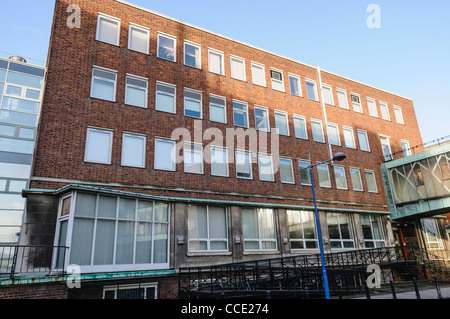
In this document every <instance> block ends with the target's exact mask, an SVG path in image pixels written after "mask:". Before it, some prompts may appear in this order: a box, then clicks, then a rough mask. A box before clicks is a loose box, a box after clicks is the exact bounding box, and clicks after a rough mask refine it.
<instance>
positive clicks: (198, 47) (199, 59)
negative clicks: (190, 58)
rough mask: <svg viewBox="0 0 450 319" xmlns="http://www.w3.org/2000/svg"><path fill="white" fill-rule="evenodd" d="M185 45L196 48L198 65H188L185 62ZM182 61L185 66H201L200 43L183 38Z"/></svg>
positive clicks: (197, 67)
mask: <svg viewBox="0 0 450 319" xmlns="http://www.w3.org/2000/svg"><path fill="white" fill-rule="evenodd" d="M186 45H189V46H191V47H195V48H197V49H198V52H199V55H198V66H193V65H189V64H186ZM183 63H184V65H186V66H189V67H191V68H196V69H201V68H202V47H201V45H200V44H198V43H195V42H192V41H188V40H184V43H183Z"/></svg>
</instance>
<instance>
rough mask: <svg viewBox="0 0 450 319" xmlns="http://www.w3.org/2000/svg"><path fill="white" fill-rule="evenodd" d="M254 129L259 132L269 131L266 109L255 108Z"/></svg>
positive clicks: (267, 110)
mask: <svg viewBox="0 0 450 319" xmlns="http://www.w3.org/2000/svg"><path fill="white" fill-rule="evenodd" d="M255 127H256V129H257V130H259V131H266V132H269V131H270V126H269V109H268V108H265V107H257V106H255Z"/></svg>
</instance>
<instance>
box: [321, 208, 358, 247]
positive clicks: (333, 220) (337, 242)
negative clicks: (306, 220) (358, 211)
mask: <svg viewBox="0 0 450 319" xmlns="http://www.w3.org/2000/svg"><path fill="white" fill-rule="evenodd" d="M327 224H328V234H329V236H330V246H331V249H352V248H355V243H354V241H353V231H352V227H351V221H350V215H349V214H343V213H327Z"/></svg>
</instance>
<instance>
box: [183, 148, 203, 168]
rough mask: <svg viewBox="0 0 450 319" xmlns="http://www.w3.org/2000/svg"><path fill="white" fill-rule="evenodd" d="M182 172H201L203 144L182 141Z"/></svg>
mask: <svg viewBox="0 0 450 319" xmlns="http://www.w3.org/2000/svg"><path fill="white" fill-rule="evenodd" d="M183 151H184V172H185V173H192V174H203V145H201V144H196V143H184V149H183Z"/></svg>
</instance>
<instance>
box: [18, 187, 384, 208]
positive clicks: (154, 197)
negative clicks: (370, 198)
mask: <svg viewBox="0 0 450 319" xmlns="http://www.w3.org/2000/svg"><path fill="white" fill-rule="evenodd" d="M71 189H76V190H77V189H81V190H92V191H102V192H108V193H113V194H119V195H120V194H122V195H125V196H133V197H141V198H148V199H152V200H160V201H169V202H187V203H209V204H216V205H238V206H258V207H267V208H288V209H304V210H314V206H305V205H290V204H274V203H262V202H243V201H229V200H218V199H202V198H186V197H171V196H158V195H150V194H141V193H134V192H127V191H121V190H113V189H107V188H101V187H93V186H85V185H77V184H68V185H66V186H64V187H62V188H60V189H57V190H49V189H24V190H23V191H22V194H23V195H25V194H30V193H43V194H46V193H47V194H51V195H58V194H61V193H64V192H68V191H70V190H71ZM317 209H318V210H322V211H330V212H354V213H370V214H389V211H377V210H367V209H347V208H336V207H318V208H317Z"/></svg>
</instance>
